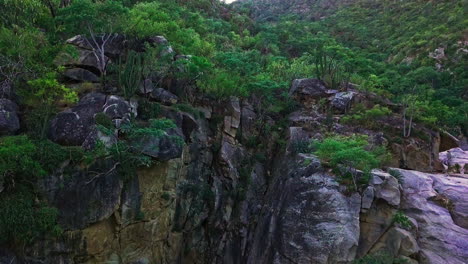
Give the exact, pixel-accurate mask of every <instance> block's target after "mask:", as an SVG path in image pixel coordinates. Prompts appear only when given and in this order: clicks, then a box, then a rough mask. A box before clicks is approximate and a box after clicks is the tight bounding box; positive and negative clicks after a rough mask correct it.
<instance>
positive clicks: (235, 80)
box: [198, 70, 247, 98]
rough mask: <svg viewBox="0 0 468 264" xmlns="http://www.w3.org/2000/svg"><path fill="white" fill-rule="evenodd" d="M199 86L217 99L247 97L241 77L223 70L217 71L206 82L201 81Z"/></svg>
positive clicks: (207, 77)
mask: <svg viewBox="0 0 468 264" xmlns="http://www.w3.org/2000/svg"><path fill="white" fill-rule="evenodd" d="M198 85H199V86H200V89H201V90H202V91H203V92H205V93H207V94H210V95H212V96H214V97H216V98H226V97H229V96H246V95H247V91H246V90H245V87H243V86H242V85H241V78H240V76H239V75H236V74H235V73H229V72H227V71H223V70H215V71H214V72H213V73H211V74H210V75H209V76H206V78H205V80H203V81H199V82H198Z"/></svg>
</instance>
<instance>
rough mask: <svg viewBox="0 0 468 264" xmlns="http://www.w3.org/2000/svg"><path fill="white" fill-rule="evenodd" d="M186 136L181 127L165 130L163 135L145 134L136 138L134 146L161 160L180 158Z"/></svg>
mask: <svg viewBox="0 0 468 264" xmlns="http://www.w3.org/2000/svg"><path fill="white" fill-rule="evenodd" d="M183 142H184V136H183V134H182V131H180V129H179V128H175V129H174V128H172V129H169V130H168V131H165V132H164V134H163V135H161V136H153V135H148V136H143V137H141V138H138V139H136V140H134V141H133V142H132V143H131V144H132V147H134V148H135V149H137V150H138V151H139V152H141V153H143V154H145V155H148V156H150V157H153V158H155V159H157V160H159V161H167V160H170V159H175V158H179V157H180V156H181V155H182V149H183Z"/></svg>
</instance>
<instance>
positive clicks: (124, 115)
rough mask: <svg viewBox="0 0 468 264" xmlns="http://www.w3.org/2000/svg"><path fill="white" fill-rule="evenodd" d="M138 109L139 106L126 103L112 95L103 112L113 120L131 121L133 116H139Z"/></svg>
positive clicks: (108, 98) (107, 100) (107, 99)
mask: <svg viewBox="0 0 468 264" xmlns="http://www.w3.org/2000/svg"><path fill="white" fill-rule="evenodd" d="M137 108H138V106H137V105H133V104H132V102H129V101H126V100H125V99H123V98H122V97H120V96H115V95H110V96H108V97H107V98H106V103H105V104H104V106H103V110H102V112H103V113H105V114H106V115H107V116H109V117H110V118H111V119H112V120H115V119H124V120H129V119H130V118H131V117H132V116H133V117H136V116H137V110H136V109H137Z"/></svg>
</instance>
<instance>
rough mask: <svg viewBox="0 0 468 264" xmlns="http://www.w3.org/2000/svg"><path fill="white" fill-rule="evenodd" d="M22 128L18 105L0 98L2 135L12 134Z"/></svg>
mask: <svg viewBox="0 0 468 264" xmlns="http://www.w3.org/2000/svg"><path fill="white" fill-rule="evenodd" d="M19 129H20V121H19V117H18V106H17V105H16V104H15V103H14V102H13V101H10V100H8V99H1V98H0V135H11V134H14V133H15V132H16V131H18V130H19Z"/></svg>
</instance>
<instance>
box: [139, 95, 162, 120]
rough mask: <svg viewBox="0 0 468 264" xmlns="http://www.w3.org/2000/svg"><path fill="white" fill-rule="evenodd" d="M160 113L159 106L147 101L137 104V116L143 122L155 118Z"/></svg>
mask: <svg viewBox="0 0 468 264" xmlns="http://www.w3.org/2000/svg"><path fill="white" fill-rule="evenodd" d="M160 113H161V105H160V104H159V103H152V102H149V101H147V100H140V101H139V102H138V116H139V117H140V118H141V119H143V120H148V119H153V118H157V117H158V116H159V114H160Z"/></svg>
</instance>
